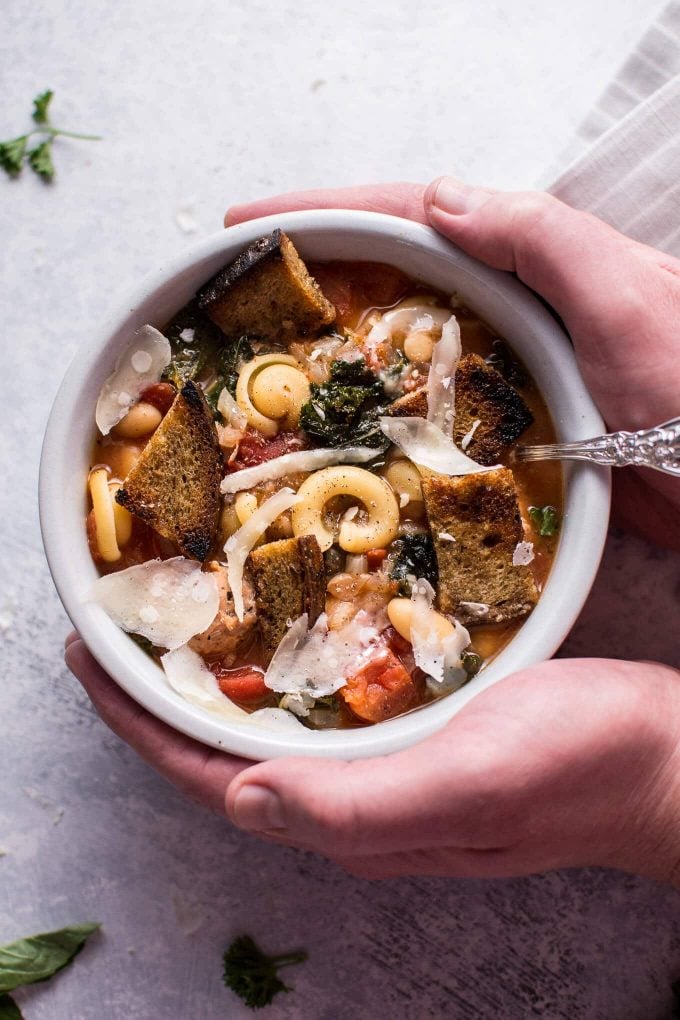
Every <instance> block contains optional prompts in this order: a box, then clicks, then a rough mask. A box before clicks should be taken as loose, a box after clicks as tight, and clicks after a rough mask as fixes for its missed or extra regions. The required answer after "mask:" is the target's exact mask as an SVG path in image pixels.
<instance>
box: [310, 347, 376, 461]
mask: <svg viewBox="0 0 680 1020" xmlns="http://www.w3.org/2000/svg"><path fill="white" fill-rule="evenodd" d="M386 404H387V401H386V398H385V391H384V389H383V385H382V383H381V382H380V380H379V379H378V378H377V377H376V376H375V375H374V374H373V372H371V371H370V369H368V368H366V363H365V361H364V359H363V358H359V359H358V360H357V361H343V360H338V361H334V362H333V364H332V365H331V371H330V378H329V379H328V381H327V382H325V383H312V386H311V395H310V399H309V401H308V402H307V403H306V404H305V405H304V407H303V408H302V412H301V414H300V427H301V428H303V429H304V430H305V432H307V433H308V435H310V436H312V437H313V438H314V439H316V440H317V441H318V442H319V443H320V444H321V445H322V446H334V447H337V446H348V445H352V446H357V445H363V446H372V447H374V448H375V449H380V450H383V451H384V450H386V449H387V447H388V445H389V440H388V439H387V437H386V436H385V435H384V434H383V433H382V431H381V429H380V425H379V422H378V418H379V417H380V415H381V414H384V412H385V407H386Z"/></svg>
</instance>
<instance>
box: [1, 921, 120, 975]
mask: <svg viewBox="0 0 680 1020" xmlns="http://www.w3.org/2000/svg"><path fill="white" fill-rule="evenodd" d="M99 927H100V926H99V923H98V922H92V923H86V924H74V925H72V926H71V927H69V928H61V929H60V930H59V931H50V932H44V933H43V934H41V935H30V936H29V937H28V938H25V939H19V940H18V941H17V942H9V943H8V944H7V945H6V946H0V992H11V991H12V990H13V989H14V988H18V987H19V986H20V985H32V984H35V982H36V981H46V980H47V978H50V977H52V975H53V974H56V973H57V971H58V970H61V969H62V968H63V967H66V966H68V964H69V963H70V962H71V960H72V959H73V957H74V956H75V955H76V954H77V953H79V952H80V950H81V949H82V948H83V946H84V945H85V942H86V940H87V938H88V936H90V935H91V934H92V932H93V931H96V930H97V928H99Z"/></svg>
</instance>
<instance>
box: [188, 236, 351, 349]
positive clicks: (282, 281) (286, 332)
mask: <svg viewBox="0 0 680 1020" xmlns="http://www.w3.org/2000/svg"><path fill="white" fill-rule="evenodd" d="M198 305H199V308H201V309H202V310H203V311H205V312H207V313H208V315H209V316H210V318H211V319H212V320H213V321H214V322H216V323H217V325H218V326H219V327H220V329H221V330H222V331H223V332H224V333H226V335H227V336H230V337H238V336H242V335H243V334H245V333H247V334H248V335H249V336H253V337H260V338H261V339H263V340H285V339H287V338H290V337H291V336H294V335H301V334H302V335H305V334H310V335H312V336H313V335H315V334H316V333H318V332H319V331H320V330H322V329H324V328H325V327H326V326H329V325H330V324H331V323H332V322H334V321H335V316H336V312H335V308H334V307H333V305H332V304H331V303H330V301H327V300H326V298H325V297H324V296H323V294H322V293H321V290H320V288H319V286H318V284H317V283H316V281H315V280H314V279H312V277H311V276H310V275H309V273H308V272H307V267H306V266H305V264H304V262H303V261H302V259H301V258H300V256H299V255H298V253H297V252H296V250H295V248H294V247H293V244H292V242H291V241H290V239H289V238H288V237H287V236H286V235H285V234H284V233H283V232H282V231H281V230H275V231H274V232H273V233H271V234H269V235H268V236H267V237H262V238H260V240H259V241H255V243H254V244H251V245H250V247H249V248H246V250H245V251H244V252H242V253H241V254H240V255H239V256H238V258H237V259H235V261H234V262H232V263H231V264H230V265H228V266H226V267H225V268H224V269H223V270H222V271H221V272H220V273H218V274H217V276H215V277H214V279H212V280H211V281H210V282H209V283H207V284H206V285H205V287H203V289H202V290H201V291H199V293H198Z"/></svg>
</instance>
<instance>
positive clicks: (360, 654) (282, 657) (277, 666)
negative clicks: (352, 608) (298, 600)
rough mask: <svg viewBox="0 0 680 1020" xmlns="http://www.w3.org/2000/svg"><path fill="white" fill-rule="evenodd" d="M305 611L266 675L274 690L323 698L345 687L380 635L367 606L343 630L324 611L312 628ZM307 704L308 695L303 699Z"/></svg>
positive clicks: (290, 629)
mask: <svg viewBox="0 0 680 1020" xmlns="http://www.w3.org/2000/svg"><path fill="white" fill-rule="evenodd" d="M307 623H308V617H307V614H306V613H304V614H303V615H302V616H299V617H298V618H297V620H295V621H294V623H293V624H292V625H291V627H290V628H289V629H288V632H287V633H286V634H285V635H284V637H283V638H282V639H281V641H280V643H279V647H278V648H277V649H276V651H275V652H274V658H273V659H272V661H271V662H270V663H269V667H268V669H267V672H266V673H265V675H264V682H265V685H266V686H267V687H269V689H270V690H272V691H278V692H279V693H281V694H290V695H296V696H299V695H308V696H309V697H311V698H321V697H324V696H325V695H327V694H334V693H335V691H338V690H339V689H340V688H341V687H344V686H345V682H346V680H347V677H348V676H351V675H352V673H355V672H356V671H357V669H358V668H359V667H360V666H361V663H362V662H363V660H364V658H365V657H366V656H367V655H368V654H369V653H370V650H371V649H372V648H373V647H375V644H376V643H377V641H378V640H379V637H380V634H379V631H378V629H377V628H376V627H375V626H373V625H372V624H371V620H370V617H369V615H368V613H366V612H365V611H364V610H363V609H361V610H359V612H358V613H357V615H356V616H355V617H354V619H353V620H352V621H350V623H348V624H347V625H346V626H345V627H342V628H341V629H340V630H330V631H329V629H328V619H327V617H326V614H325V613H322V614H321V616H320V617H319V618H318V620H317V621H316V623H315V624H314V626H313V627H312V629H311V630H310V631H308V630H307ZM300 700H301V702H302V703H304V700H305V699H304V697H303V698H302V699H300Z"/></svg>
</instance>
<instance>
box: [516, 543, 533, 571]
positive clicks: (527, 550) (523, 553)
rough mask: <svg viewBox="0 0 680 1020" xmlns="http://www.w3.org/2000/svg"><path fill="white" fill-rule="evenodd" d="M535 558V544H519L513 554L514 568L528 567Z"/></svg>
mask: <svg viewBox="0 0 680 1020" xmlns="http://www.w3.org/2000/svg"><path fill="white" fill-rule="evenodd" d="M533 558H534V543H533V542H518V543H517V545H516V546H515V550H514V552H513V554H512V565H513V567H526V566H527V564H529V563H531V561H532V560H533Z"/></svg>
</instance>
